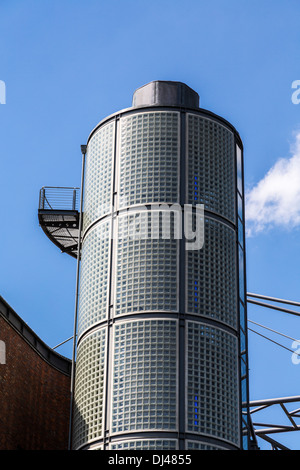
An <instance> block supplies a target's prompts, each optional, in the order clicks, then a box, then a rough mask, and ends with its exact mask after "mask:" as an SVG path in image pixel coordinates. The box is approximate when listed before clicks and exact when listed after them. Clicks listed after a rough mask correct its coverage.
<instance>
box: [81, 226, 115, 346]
mask: <svg viewBox="0 0 300 470" xmlns="http://www.w3.org/2000/svg"><path fill="white" fill-rule="evenodd" d="M110 224H111V222H110V221H107V222H101V223H98V224H97V225H96V226H95V228H93V229H92V230H91V231H90V232H89V233H88V234H87V236H86V238H85V240H84V242H83V246H82V255H81V272H80V278H81V281H80V296H79V314H78V337H80V336H81V335H82V333H83V332H84V331H85V330H87V329H88V328H90V327H91V326H93V325H96V324H97V323H99V322H100V321H101V320H104V319H105V318H106V317H107V292H108V281H109V279H108V273H109V253H110Z"/></svg>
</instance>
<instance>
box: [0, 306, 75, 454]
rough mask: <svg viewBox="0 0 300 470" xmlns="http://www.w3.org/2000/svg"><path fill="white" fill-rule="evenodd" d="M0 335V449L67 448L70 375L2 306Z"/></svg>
mask: <svg viewBox="0 0 300 470" xmlns="http://www.w3.org/2000/svg"><path fill="white" fill-rule="evenodd" d="M0 340H1V341H3V342H4V343H5V363H4V364H3V363H1V362H4V361H3V360H2V361H0V450H15V449H23V450H64V449H67V447H68V432H69V407H70V375H69V374H68V373H62V372H61V371H60V370H57V369H56V368H55V367H54V366H53V365H51V364H50V363H48V362H47V361H46V360H45V359H44V358H43V357H42V356H41V355H40V354H39V353H38V352H37V350H36V349H35V347H33V346H32V345H31V344H30V343H29V342H28V341H26V340H25V338H24V337H23V336H22V331H21V332H19V331H17V329H16V328H14V327H13V326H12V325H11V324H10V322H9V321H7V319H6V318H5V317H4V316H3V315H1V311H0ZM3 354H4V353H3V350H2V359H3ZM60 358H61V356H60Z"/></svg>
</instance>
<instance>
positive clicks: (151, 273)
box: [115, 211, 178, 315]
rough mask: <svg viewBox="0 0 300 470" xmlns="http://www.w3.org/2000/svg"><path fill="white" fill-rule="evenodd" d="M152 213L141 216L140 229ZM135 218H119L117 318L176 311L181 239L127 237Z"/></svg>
mask: <svg viewBox="0 0 300 470" xmlns="http://www.w3.org/2000/svg"><path fill="white" fill-rule="evenodd" d="M153 212H155V211H151V213H150V214H149V213H148V212H145V213H138V215H139V216H140V224H141V227H145V226H146V225H147V224H148V221H149V220H150V217H151V215H152V214H153ZM135 217H136V215H134V214H129V215H125V216H119V217H118V225H119V227H118V248H117V261H116V301H115V315H122V314H127V313H129V312H130V313H134V312H141V311H157V310H159V311H177V310H178V300H177V297H178V292H177V290H178V289H177V278H178V274H177V272H178V240H174V239H172V238H171V239H158V238H157V239H152V238H151V237H150V236H149V237H145V238H141V239H136V238H135V239H133V238H130V237H128V226H131V224H132V223H133V219H134V218H135ZM151 220H152V218H151ZM155 220H157V219H156V218H155ZM151 223H152V222H151ZM151 223H149V234H150V232H151ZM153 223H155V222H153ZM152 227H153V226H152Z"/></svg>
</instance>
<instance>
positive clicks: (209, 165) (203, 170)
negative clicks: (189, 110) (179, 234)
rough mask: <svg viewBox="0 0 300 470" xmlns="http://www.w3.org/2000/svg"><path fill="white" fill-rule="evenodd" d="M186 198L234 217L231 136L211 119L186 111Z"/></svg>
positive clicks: (232, 147)
mask: <svg viewBox="0 0 300 470" xmlns="http://www.w3.org/2000/svg"><path fill="white" fill-rule="evenodd" d="M187 116H188V121H187V122H188V126H187V166H188V170H187V200H188V204H194V205H195V204H204V208H205V209H206V210H211V211H214V212H217V213H218V214H220V215H222V216H224V217H226V218H228V219H229V220H231V221H234V215H235V214H234V207H235V204H234V194H235V187H234V181H235V175H234V139H233V134H232V132H231V131H230V130H228V129H226V128H225V127H224V126H223V125H221V124H219V123H218V122H215V121H213V120H211V119H207V118H204V117H202V116H197V115H196V114H188V115H187Z"/></svg>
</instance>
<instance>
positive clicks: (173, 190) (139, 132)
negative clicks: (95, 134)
mask: <svg viewBox="0 0 300 470" xmlns="http://www.w3.org/2000/svg"><path fill="white" fill-rule="evenodd" d="M120 123H121V130H120V158H119V165H120V168H119V207H120V208H122V207H126V206H131V205H134V204H144V203H149V202H150V203H151V202H160V201H163V202H169V203H175V202H178V197H179V186H178V180H179V178H178V176H179V175H178V168H179V135H180V133H179V127H178V126H179V114H178V113H176V112H152V113H138V114H134V115H131V116H127V117H123V118H121V120H120Z"/></svg>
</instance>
